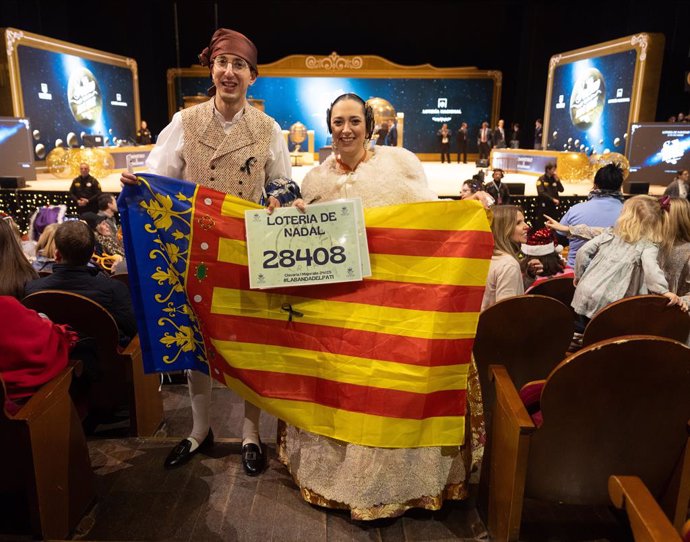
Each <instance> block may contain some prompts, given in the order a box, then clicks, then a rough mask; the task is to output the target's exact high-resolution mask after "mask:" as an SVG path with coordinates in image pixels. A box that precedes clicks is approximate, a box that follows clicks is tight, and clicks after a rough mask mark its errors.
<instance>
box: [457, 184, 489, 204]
mask: <svg viewBox="0 0 690 542" xmlns="http://www.w3.org/2000/svg"><path fill="white" fill-rule="evenodd" d="M460 199H474V200H477V201H479V202H481V204H482V205H483V206H484V208H485V209H488V208H489V207H491V206H492V205H493V204H494V203H495V201H494V198H492V197H491V196H490V195H489V194H488V192H485V191H484V187H483V185H482V183H481V181H479V180H478V179H475V178H472V179H467V180H466V181H465V182H464V183H462V188H461V189H460Z"/></svg>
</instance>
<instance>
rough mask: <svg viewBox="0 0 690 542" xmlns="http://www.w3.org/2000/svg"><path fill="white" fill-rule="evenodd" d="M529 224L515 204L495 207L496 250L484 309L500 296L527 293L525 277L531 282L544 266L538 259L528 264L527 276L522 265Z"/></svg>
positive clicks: (488, 280) (485, 292)
mask: <svg viewBox="0 0 690 542" xmlns="http://www.w3.org/2000/svg"><path fill="white" fill-rule="evenodd" d="M528 231H529V226H528V225H527V223H526V222H525V215H524V214H523V213H522V209H520V207H517V206H516V205H498V206H496V207H493V217H492V219H491V233H493V236H494V254H493V256H492V257H491V265H490V266H489V276H488V277H487V279H486V289H485V290H484V299H483V300H482V310H484V309H487V308H489V307H491V306H492V305H494V304H496V303H497V302H499V301H501V299H505V298H506V297H512V296H515V295H522V294H524V293H525V280H527V282H531V280H530V279H534V277H535V276H536V274H537V273H538V272H539V271H540V270H541V269H542V265H541V263H539V261H538V260H536V259H535V260H530V261H528V262H527V264H526V270H527V278H526V279H525V278H523V274H522V268H521V266H520V257H519V254H520V245H521V244H522V243H526V242H527V232H528Z"/></svg>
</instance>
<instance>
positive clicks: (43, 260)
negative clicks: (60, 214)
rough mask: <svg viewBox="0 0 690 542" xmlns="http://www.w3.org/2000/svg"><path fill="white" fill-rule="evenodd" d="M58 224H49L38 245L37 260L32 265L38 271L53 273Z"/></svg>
mask: <svg viewBox="0 0 690 542" xmlns="http://www.w3.org/2000/svg"><path fill="white" fill-rule="evenodd" d="M57 227H58V225H57V223H53V224H48V225H47V226H46V227H45V228H44V229H43V233H41V236H40V237H39V238H38V242H37V243H36V259H35V260H34V261H33V263H32V264H31V265H32V266H33V268H34V269H35V270H36V271H38V272H41V271H44V272H48V273H51V272H52V271H53V265H54V264H55V231H56V230H57Z"/></svg>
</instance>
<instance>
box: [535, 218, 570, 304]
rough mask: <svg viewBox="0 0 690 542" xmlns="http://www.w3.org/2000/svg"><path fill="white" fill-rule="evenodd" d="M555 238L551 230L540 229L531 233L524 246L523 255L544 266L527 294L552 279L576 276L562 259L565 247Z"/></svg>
mask: <svg viewBox="0 0 690 542" xmlns="http://www.w3.org/2000/svg"><path fill="white" fill-rule="evenodd" d="M555 237H556V236H555V234H554V233H553V232H552V231H551V230H550V229H548V228H539V229H538V230H535V231H532V232H530V234H529V235H528V237H527V243H523V244H522V253H523V254H524V255H525V257H526V258H536V259H537V260H539V262H540V263H541V265H542V270H541V271H540V273H539V276H538V277H537V279H536V280H535V281H534V282H533V283H532V286H530V288H529V290H527V292H526V293H529V291H530V290H531V289H532V288H534V287H535V286H537V285H538V284H541V283H542V282H544V281H545V280H549V279H550V278H553V277H574V276H575V274H574V272H573V270H572V269H571V268H570V267H567V266H566V265H565V262H564V261H563V258H562V257H561V252H562V251H563V247H562V246H561V245H558V244H557V242H556V239H555Z"/></svg>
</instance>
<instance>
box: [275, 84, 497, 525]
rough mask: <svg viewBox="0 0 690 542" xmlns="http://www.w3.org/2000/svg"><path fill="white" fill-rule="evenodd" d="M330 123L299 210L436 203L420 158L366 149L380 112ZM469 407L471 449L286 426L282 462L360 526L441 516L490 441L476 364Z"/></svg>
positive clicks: (353, 113)
mask: <svg viewBox="0 0 690 542" xmlns="http://www.w3.org/2000/svg"><path fill="white" fill-rule="evenodd" d="M327 119H328V124H329V129H330V130H331V132H332V134H333V147H334V153H333V155H331V156H330V157H329V158H328V159H327V160H326V161H325V162H324V163H323V164H321V165H320V166H318V167H316V168H314V169H313V170H311V171H310V172H309V173H308V174H307V176H306V177H305V179H304V181H303V183H302V196H303V199H304V202H303V203H299V204H298V205H297V206H298V207H299V206H302V207H303V206H304V204H307V205H308V204H310V203H315V202H327V201H330V200H335V199H338V198H352V197H358V198H361V199H362V203H363V205H364V207H378V206H384V205H394V204H401V203H413V202H420V201H430V200H436V199H437V196H436V194H434V193H433V192H432V191H431V190H430V189H429V187H428V185H427V181H426V177H425V175H424V170H423V168H422V165H421V163H420V162H419V160H418V159H417V157H416V156H415V155H414V154H412V153H411V152H409V151H407V150H405V149H403V148H400V147H386V146H377V147H374V148H373V149H372V150H367V149H368V139H369V138H370V137H371V133H372V131H373V112H372V111H371V108H370V107H368V106H367V105H366V104H365V102H364V101H363V100H362V99H361V98H360V97H359V96H357V95H355V94H344V95H342V96H339V97H338V98H336V100H335V101H334V102H333V104H332V105H331V108H330V109H329V113H328V114H327ZM468 407H469V408H468V410H469V411H470V412H471V415H468V416H467V417H466V419H467V424H468V426H469V427H468V428H467V429H468V430H467V431H466V435H467V440H466V444H465V445H464V446H459V447H458V446H455V447H443V448H441V447H426V448H412V449H394V448H373V447H368V446H360V445H356V444H349V443H347V442H343V441H339V440H335V439H332V438H328V437H324V436H320V435H316V434H314V433H310V432H308V431H305V430H302V429H298V428H296V427H293V426H287V427H285V428H284V430H283V431H282V432H281V438H280V446H279V457H280V459H281V461H282V462H283V463H284V464H285V465H286V466H287V467H288V469H289V470H290V472H291V474H292V476H293V478H294V480H295V482H296V483H297V484H298V485H299V487H300V490H301V493H302V496H303V497H304V499H305V500H306V501H307V502H309V503H312V504H316V505H319V506H324V507H328V508H339V509H347V510H349V511H350V514H351V516H352V518H353V519H357V520H374V519H379V518H386V517H395V516H399V515H401V514H403V513H404V512H405V510H407V509H409V508H426V509H431V510H437V509H439V508H440V507H441V505H442V504H443V501H444V499H462V498H465V497H466V496H467V491H468V483H469V481H470V480H474V478H478V474H479V472H478V471H479V466H478V462H479V461H481V454H482V452H483V444H482V443H483V440H484V437H483V434H482V430H483V420H482V418H481V410H480V408H481V394H480V393H479V383H478V379H477V375H476V368H475V367H474V365H472V368H471V369H470V374H469V376H468ZM473 456H474V461H473Z"/></svg>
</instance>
